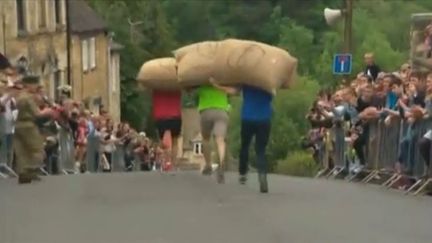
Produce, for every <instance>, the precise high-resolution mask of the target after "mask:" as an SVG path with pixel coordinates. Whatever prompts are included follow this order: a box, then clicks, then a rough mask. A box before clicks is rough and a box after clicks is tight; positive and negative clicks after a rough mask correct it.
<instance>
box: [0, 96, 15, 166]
mask: <svg viewBox="0 0 432 243" xmlns="http://www.w3.org/2000/svg"><path fill="white" fill-rule="evenodd" d="M0 106H1V109H0V111H1V112H0V140H1V144H0V163H3V164H7V165H8V166H11V163H12V156H13V148H12V139H13V134H14V132H15V121H16V119H17V116H18V110H17V109H16V102H15V99H14V98H13V95H12V94H11V93H10V92H6V93H4V94H3V95H2V96H1V97H0Z"/></svg>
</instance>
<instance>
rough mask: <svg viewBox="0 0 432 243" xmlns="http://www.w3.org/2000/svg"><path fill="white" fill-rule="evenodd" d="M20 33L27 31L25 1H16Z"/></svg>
mask: <svg viewBox="0 0 432 243" xmlns="http://www.w3.org/2000/svg"><path fill="white" fill-rule="evenodd" d="M16 9H17V25H18V32H24V31H25V30H26V24H25V20H26V19H25V6H24V0H16Z"/></svg>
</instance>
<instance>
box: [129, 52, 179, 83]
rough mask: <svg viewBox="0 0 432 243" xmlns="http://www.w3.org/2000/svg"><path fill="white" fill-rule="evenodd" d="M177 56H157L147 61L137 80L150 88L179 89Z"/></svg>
mask: <svg viewBox="0 0 432 243" xmlns="http://www.w3.org/2000/svg"><path fill="white" fill-rule="evenodd" d="M176 65H177V62H176V60H175V58H172V57H166V58H157V59H153V60H150V61H147V62H145V63H144V64H143V65H142V67H141V70H140V71H139V73H138V76H137V81H138V82H139V84H140V85H142V86H143V87H145V88H148V89H155V90H179V89H181V87H180V85H179V84H178V82H177V75H176Z"/></svg>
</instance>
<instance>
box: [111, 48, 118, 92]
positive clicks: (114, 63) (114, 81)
mask: <svg viewBox="0 0 432 243" xmlns="http://www.w3.org/2000/svg"><path fill="white" fill-rule="evenodd" d="M119 82H120V65H119V58H118V57H117V56H111V91H112V92H117V85H118V83H119Z"/></svg>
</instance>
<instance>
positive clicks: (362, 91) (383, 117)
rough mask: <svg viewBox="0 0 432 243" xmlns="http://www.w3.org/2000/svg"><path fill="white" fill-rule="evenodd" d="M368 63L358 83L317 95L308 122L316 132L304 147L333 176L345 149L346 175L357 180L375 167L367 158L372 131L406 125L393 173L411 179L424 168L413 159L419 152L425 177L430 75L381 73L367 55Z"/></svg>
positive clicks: (430, 133) (403, 70)
mask: <svg viewBox="0 0 432 243" xmlns="http://www.w3.org/2000/svg"><path fill="white" fill-rule="evenodd" d="M364 60H365V64H366V66H365V68H364V71H363V72H361V73H360V74H358V76H357V77H356V78H355V79H354V80H352V81H351V82H344V84H343V85H341V86H340V87H338V88H337V89H336V90H335V91H333V92H330V91H329V90H322V91H320V92H319V94H318V95H317V97H316V100H315V102H314V103H313V105H312V108H311V109H310V111H309V113H308V114H307V116H306V117H307V119H308V120H309V122H310V124H311V127H312V129H311V130H310V131H309V134H308V136H307V138H306V139H305V141H304V146H305V147H306V148H310V149H312V150H313V154H314V159H315V160H316V162H317V163H319V164H320V165H321V166H322V168H323V170H326V171H329V170H332V168H333V167H334V166H335V161H336V160H337V158H336V157H337V153H339V152H337V151H336V150H337V147H338V146H339V147H340V143H342V144H343V145H342V147H343V150H344V152H343V153H344V155H343V160H344V161H343V163H344V164H345V169H344V170H345V171H346V172H349V173H354V174H358V173H360V172H362V171H365V170H366V168H367V167H371V166H372V163H374V161H371V159H370V156H367V153H368V152H369V151H368V150H369V149H368V146H367V145H368V141H369V139H370V137H371V136H372V134H371V129H370V127H371V125H372V124H373V123H377V122H380V123H381V124H383V126H384V127H392V126H393V125H395V124H404V129H403V130H404V131H403V132H402V133H400V134H401V136H400V139H399V140H398V142H399V148H398V149H397V151H398V156H397V159H396V161H393V162H394V163H393V169H394V172H395V173H400V174H404V175H408V176H412V175H413V173H414V167H415V163H423V162H422V161H420V160H416V159H415V158H414V156H413V154H414V153H416V151H417V152H418V153H419V154H420V157H421V158H422V160H423V161H424V163H425V165H426V166H425V168H426V169H425V170H424V176H427V172H428V171H429V169H428V167H429V164H430V160H431V158H430V157H431V156H430V150H431V141H432V130H431V129H432V126H431V125H432V123H431V124H429V123H427V122H428V119H429V118H430V116H431V115H432V73H430V74H423V73H417V72H415V71H412V70H411V66H410V64H407V63H406V64H403V65H402V66H401V67H400V70H398V71H396V72H383V71H382V70H381V69H380V67H379V66H378V65H377V64H376V63H375V61H374V55H373V53H366V54H365V55H364ZM419 124H423V125H424V124H426V127H427V129H423V131H426V132H422V134H418V133H420V132H421V130H420V129H418V127H419V126H420V125H419ZM399 131H400V130H399V129H397V130H395V131H394V132H395V133H399ZM338 133H339V134H341V135H338ZM383 139H389V138H386V137H384V138H383ZM338 143H339V145H338ZM414 149H415V150H416V151H414ZM383 152H385V151H378V153H383ZM368 165H369V166H368ZM322 172H323V171H322Z"/></svg>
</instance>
